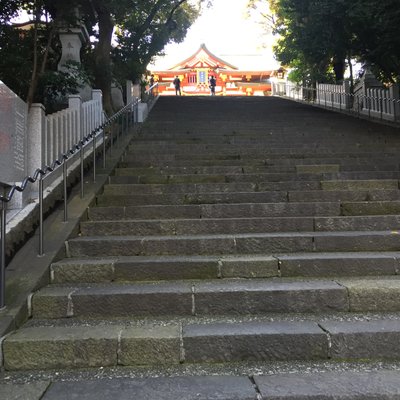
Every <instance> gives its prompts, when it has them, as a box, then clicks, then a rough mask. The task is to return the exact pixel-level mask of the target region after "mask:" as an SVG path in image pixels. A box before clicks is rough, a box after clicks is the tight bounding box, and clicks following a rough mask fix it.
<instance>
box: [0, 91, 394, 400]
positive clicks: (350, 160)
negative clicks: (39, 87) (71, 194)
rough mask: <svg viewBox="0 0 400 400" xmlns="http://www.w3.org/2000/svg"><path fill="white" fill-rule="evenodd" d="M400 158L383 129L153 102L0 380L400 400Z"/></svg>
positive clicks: (196, 101) (204, 103)
mask: <svg viewBox="0 0 400 400" xmlns="http://www.w3.org/2000/svg"><path fill="white" fill-rule="evenodd" d="M399 153H400V136H399V135H398V131H396V130H395V129H394V128H390V127H387V126H382V125H376V124H373V123H369V122H366V121H361V120H355V119H351V118H348V117H346V116H343V115H339V114H332V113H329V112H327V111H324V110H321V109H317V108H311V107H307V106H303V105H300V104H297V103H293V102H289V101H285V100H282V99H278V98H223V99H222V98H214V97H212V98H175V97H174V98H161V99H160V100H159V101H158V103H157V104H156V106H155V108H154V109H153V111H152V114H151V116H150V119H149V120H148V121H147V122H146V123H145V124H144V126H143V128H142V129H141V132H140V134H139V135H137V136H135V137H134V139H133V140H132V142H131V144H130V146H129V148H128V149H127V151H126V154H125V156H124V157H123V159H122V160H121V162H120V164H119V166H118V168H117V169H116V170H115V174H114V175H113V176H110V178H109V184H107V185H106V186H105V187H104V192H103V193H102V194H100V195H99V196H98V198H97V204H96V205H95V206H93V207H91V208H90V209H89V210H88V213H87V220H84V221H82V222H81V226H80V233H79V235H78V236H77V237H74V238H71V239H70V240H69V241H68V242H67V243H66V244H65V247H66V249H65V254H66V257H65V258H64V259H61V260H60V261H58V262H56V263H54V264H53V265H52V267H51V271H50V275H51V284H50V285H49V286H47V287H44V288H42V289H41V290H39V291H38V292H36V293H35V294H34V295H33V297H32V300H31V303H32V319H31V320H29V321H28V323H26V324H25V326H24V327H23V328H21V329H19V330H18V331H16V332H15V333H13V334H11V335H9V336H8V337H7V338H6V339H5V340H4V342H3V357H4V365H5V370H6V371H9V372H13V371H32V370H57V371H62V370H69V371H70V370H74V369H81V368H84V369H94V370H96V369H98V368H119V367H125V368H129V369H133V368H143V367H146V368H153V367H154V368H164V367H165V368H170V367H171V366H176V367H177V368H188V369H189V368H191V367H192V366H196V365H202V366H203V365H206V366H209V365H211V366H218V368H219V369H220V371H221V372H220V373H217V372H213V374H214V375H221V376H225V375H227V373H224V366H225V365H226V366H228V365H229V366H232V365H236V366H237V368H242V369H241V373H240V374H241V375H249V376H250V377H251V379H252V387H255V388H256V389H257V396H258V397H243V398H258V399H261V398H262V399H264V398H265V399H267V398H268V399H270V398H280V399H289V398H290V399H292V398H297V397H290V395H289V392H288V393H287V394H286V395H285V396H286V397H285V396H284V395H283V394H282V397H273V395H274V394H275V395H277V394H276V393H277V392H276V393H275V392H274V391H273V390H272V389H271V388H273V387H274V383H273V379H274V377H278V378H279V379H280V380H279V382H281V383H280V384H279V385H277V387H278V386H279V388H280V389H279V390H282V388H283V387H284V388H287V387H289V386H293V385H294V387H297V386H298V387H299V393H300V392H301V390H300V387H301V384H300V383H299V379H300V378H299V374H291V376H290V375H284V374H282V373H279V372H277V373H276V374H271V373H268V374H267V373H265V374H263V372H265V371H269V368H272V367H271V366H272V365H279V363H284V365H286V366H290V365H296V364H297V365H298V364H299V363H301V365H303V366H304V365H308V366H314V367H313V368H314V374H309V375H308V376H309V377H314V378H315V382H317V381H318V382H326V383H325V384H326V385H327V386H326V387H328V386H329V385H331V386H332V388H334V387H335V385H336V386H337V382H336V379H337V380H338V381H340V382H342V383H343V382H347V380H349V376H352V377H353V380H358V381H359V383H360V388H361V389H360V390H364V391H365V390H367V389H366V388H370V386H371V385H368V384H366V383H365V382H370V383H371V382H378V381H379V382H380V383H382V382H385V385H383V386H385V388H386V389H387V388H388V387H389V388H390V387H392V386H393V390H392V391H390V390H389V392H390V393H389V392H388V393H389V395H392V394H393V393H394V392H395V391H396V390H399V391H398V392H397V394H399V393H400V389H398V388H400V383H398V385H396V384H394V385H392V386H391V384H392V382H395V381H396V379H398V382H400V369H399V368H398V367H397V364H396V363H397V362H398V361H400V280H399V275H398V274H399V268H400V264H399V262H400V261H399V259H400V216H399V211H400V191H399V178H400V169H399V164H400V158H399ZM277 363H278V364H277ZM248 365H256V366H257V368H259V370H260V371H261V373H258V374H257V373H255V372H254V369H251V368H250V367H249V368H248V369H246V368H247V367H246V366H248ZM318 365H319V366H320V367H317V366H318ZM373 365H374V367H372V366H373ZM377 365H378V366H379V368H378V367H376V368H377V371H374V372H369V373H368V372H366V371H370V370H371V369H374V368H375V366H377ZM321 366H323V368H322V367H321ZM339 366H340V368H344V369H345V370H350V371H348V372H347V373H344V372H338V373H336V374H339V375H333V377H332V376H331V375H329V373H332V372H331V371H332V370H335V369H336V368H339ZM349 366H351V367H349ZM398 371H399V372H398ZM302 372H304V371H302ZM349 374H350V375H349ZM374 374H375V375H374ZM376 374H378V375H379V379H375V380H374V379H373V377H374V376H376ZM229 375H232V372H230V373H229ZM233 375H234V374H233ZM369 377H370V378H369ZM225 378H226V376H225ZM285 379H286V380H287V383H286V384H285V383H282V382H283V381H285ZM291 379H292V380H291ZM296 379H297V381H296ZM371 379H372V380H371ZM300 380H301V379H300ZM350 381H351V379H350ZM350 381H349V382H350ZM285 382H286V381H285ZM315 382H314V383H313V385H311V386H310V387H313V388H314V389H315V387H316V386H315V385H316V384H315ZM333 382H335V384H333ZM362 382H364V383H362ZM389 382H391V384H389ZM353 384H354V382H353ZM377 385H378V383H377ZM227 386H229V384H228V385H227ZM351 386H352V385H351V383H348V388H349V391H348V392H347V393H351V389H350V387H351ZM378 386H379V385H378ZM383 386H382V387H383ZM376 387H377V386H376V385H375V386H374V388H375V390H376ZM314 389H313V390H314ZM271 390H272V391H271ZM277 390H278V389H277ZM310 390H311V389H310ZM321 390H322V389H321ZM330 390H333V389H330ZM368 390H370V391H369V392H363V393H364V397H357V398H368V397H367V395H370V394H371V393H372V392H373V390H372V389H371V388H370V389H368ZM382 390H383V389H382ZM340 391H343V393H344V396H345V395H346V384H344V386H343V387H342V388H341V389H340ZM371 391H372V392H371ZM306 392H307V391H305V392H304V393H305V394H307V393H306ZM301 393H303V392H301ZM304 393H303V394H304ZM310 393H311V392H310ZM380 393H381V394H382V397H379V398H398V397H383V392H380ZM305 394H304V395H305ZM361 394H362V393H361ZM263 396H271V397H263ZM54 398H56V397H54ZM138 398H139V397H138ZM143 398H144V397H143ZM146 398H147V397H146ZM160 398H161V397H160ZM182 398H183V397H182ZM185 398H186V397H185ZM188 398H189V397H188ZM190 398H191V397H190ZM193 398H194V397H193ZM207 398H208V397H207ZM210 398H211V397H210ZM218 398H219V397H218ZM221 398H222V397H221ZM226 398H227V399H228V398H232V399H233V398H242V397H234V396H233V395H232V397H226ZM299 398H300V397H299ZM301 398H306V397H301ZM307 398H308V397H307ZM310 398H311V397H310ZM313 398H322V397H313ZM338 398H339V397H338ZM340 398H342V397H340ZM343 398H355V397H351V396H350V397H343ZM374 398H378V397H374ZM224 399H225V397H224Z"/></svg>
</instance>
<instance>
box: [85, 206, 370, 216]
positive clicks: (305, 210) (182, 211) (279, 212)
mask: <svg viewBox="0 0 400 400" xmlns="http://www.w3.org/2000/svg"><path fill="white" fill-rule="evenodd" d="M346 204H347V203H346ZM357 204H358V203H357ZM360 204H363V203H360ZM340 214H341V203H339V202H319V203H318V202H314V203H307V202H299V203H288V202H286V203H241V204H192V205H150V206H126V207H92V208H89V211H88V215H89V218H90V219H91V220H99V219H108V220H110V219H111V220H118V219H170V218H177V219H186V218H237V217H238V216H240V217H241V218H257V217H259V218H264V217H280V216H281V217H283V216H287V217H294V216H339V215H340Z"/></svg>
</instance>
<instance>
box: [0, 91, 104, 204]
mask: <svg viewBox="0 0 400 400" xmlns="http://www.w3.org/2000/svg"><path fill="white" fill-rule="evenodd" d="M3 86H4V88H3V89H4V90H2V91H1V92H0V104H1V105H3V106H2V107H1V108H0V111H1V112H2V114H1V115H2V120H4V119H7V121H8V120H10V121H11V122H9V123H7V124H3V125H4V126H3V128H2V129H0V131H4V130H9V131H10V132H9V133H8V136H5V139H2V141H1V143H0V144H1V146H0V156H1V159H2V160H3V164H2V165H1V171H0V184H1V183H3V184H5V185H13V184H19V182H21V181H22V179H24V178H25V177H26V176H28V175H32V174H33V173H34V172H35V170H36V169H37V168H43V167H45V166H49V165H52V164H53V163H54V162H55V161H56V160H59V159H60V157H61V156H62V155H63V154H66V153H67V152H68V151H69V150H70V149H71V148H72V147H73V146H74V145H76V144H78V143H79V141H80V140H81V139H83V138H84V137H86V136H87V135H88V134H89V133H90V132H92V131H93V130H94V129H96V128H98V127H99V126H100V125H102V123H103V122H104V118H105V117H104V112H103V105H102V93H101V91H100V90H93V91H92V99H91V100H90V101H87V102H82V100H81V97H80V96H76V95H74V96H70V97H69V104H68V108H67V109H65V110H62V111H59V112H57V113H54V114H50V115H45V109H44V107H43V105H42V104H33V105H32V106H31V108H30V110H29V113H27V116H26V119H27V123H26V124H25V125H24V126H23V131H21V132H20V134H19V135H18V138H19V137H21V138H24V140H18V141H17V142H16V143H13V142H12V141H11V139H8V138H13V137H15V136H16V135H15V133H13V132H15V131H16V129H15V126H16V125H18V126H20V125H21V126H22V124H21V123H20V120H22V113H21V112H20V111H19V110H18V109H17V108H16V107H15V102H16V99H18V98H17V96H16V95H15V94H13V93H12V92H11V91H10V90H9V89H8V88H6V87H5V85H4V84H3ZM19 101H20V102H22V100H20V99H19ZM22 103H23V102H22ZM18 104H19V103H18ZM14 114H15V116H14ZM20 114H21V115H20ZM6 117H7V118H6ZM7 121H6V122H7ZM15 121H16V122H15ZM7 127H8V128H10V129H6V128H7ZM18 132H19V131H18ZM5 133H6V134H7V132H5ZM3 136H4V134H3ZM6 144H7V146H6ZM98 144H100V142H99V143H98ZM10 146H11V147H12V148H10V149H9V150H7V149H8V148H9V147H10ZM21 146H22V147H23V148H21ZM3 150H4V151H3ZM16 150H18V154H17V155H18V160H17V161H18V165H21V166H22V167H23V168H22V170H21V171H18V175H15V172H14V175H13V174H12V173H11V172H12V171H17V169H16V168H15V165H14V164H15V162H7V160H6V157H5V155H6V154H7V152H8V153H10V154H13V153H15V152H16ZM21 157H22V160H21ZM14 158H15V157H14ZM11 161H13V159H12V160H11ZM7 169H10V170H11V171H8V170H7ZM31 190H33V192H35V191H36V190H37V185H32V188H31ZM31 190H26V191H24V193H16V195H15V196H14V197H13V200H12V202H10V204H9V209H21V208H23V207H24V206H25V205H26V204H27V203H29V202H30V198H31V194H30V191H31Z"/></svg>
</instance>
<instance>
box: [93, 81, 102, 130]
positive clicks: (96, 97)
mask: <svg viewBox="0 0 400 400" xmlns="http://www.w3.org/2000/svg"><path fill="white" fill-rule="evenodd" d="M92 100H95V101H98V103H99V108H98V113H96V126H97V125H100V124H101V123H102V122H103V93H102V91H101V90H100V89H93V90H92Z"/></svg>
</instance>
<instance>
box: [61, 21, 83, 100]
mask: <svg viewBox="0 0 400 400" xmlns="http://www.w3.org/2000/svg"><path fill="white" fill-rule="evenodd" d="M59 37H60V41H61V45H62V54H61V59H60V61H59V63H58V66H57V69H58V70H59V71H63V72H69V68H68V65H67V63H68V62H69V61H73V62H76V63H78V64H80V63H81V48H82V45H84V44H86V43H88V42H89V34H88V32H87V30H86V28H85V26H84V25H81V26H78V27H74V28H62V29H60V33H59ZM82 84H83V82H82ZM78 90H79V94H80V95H81V97H82V100H83V101H88V100H90V94H91V93H90V92H91V88H90V87H89V86H88V85H86V84H83V87H81V88H79V89H78Z"/></svg>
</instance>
